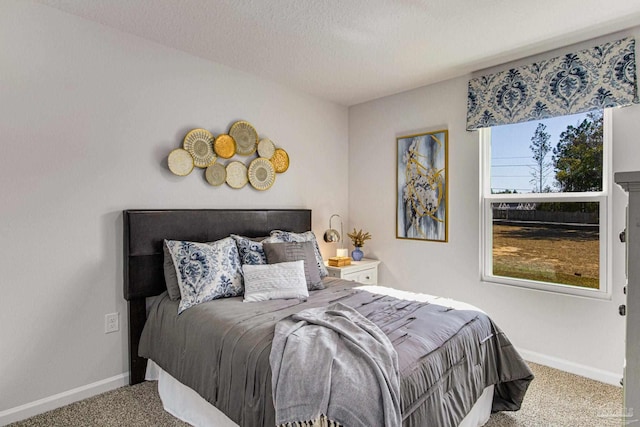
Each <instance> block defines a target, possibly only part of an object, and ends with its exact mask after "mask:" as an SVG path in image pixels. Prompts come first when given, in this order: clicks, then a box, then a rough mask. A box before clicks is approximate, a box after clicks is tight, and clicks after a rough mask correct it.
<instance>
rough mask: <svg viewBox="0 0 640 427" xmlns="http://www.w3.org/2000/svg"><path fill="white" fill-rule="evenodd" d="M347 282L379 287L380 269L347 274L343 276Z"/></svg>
mask: <svg viewBox="0 0 640 427" xmlns="http://www.w3.org/2000/svg"><path fill="white" fill-rule="evenodd" d="M342 278H343V279H345V280H354V281H356V282H360V283H364V284H365V285H377V284H378V268H377V267H375V268H370V269H367V270H363V271H356V272H355V273H347V274H345V275H343V276H342Z"/></svg>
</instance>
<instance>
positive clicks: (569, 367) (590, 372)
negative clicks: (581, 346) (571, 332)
mask: <svg viewBox="0 0 640 427" xmlns="http://www.w3.org/2000/svg"><path fill="white" fill-rule="evenodd" d="M517 350H518V353H520V355H521V356H522V357H523V358H524V359H525V360H527V361H529V362H533V363H538V364H540V365H544V366H548V367H550V368H555V369H558V370H560V371H565V372H569V373H571V374H575V375H580V376H581V377H586V378H589V379H592V380H596V381H600V382H603V383H606V384H611V385H615V386H618V387H620V380H621V379H622V374H621V373H620V374H619V373H616V372H609V371H603V370H602V369H597V368H592V367H591V366H586V365H581V364H579V363H575V362H570V361H568V360H565V359H560V358H558V357H553V356H547V355H546V354H541V353H536V352H535V351H529V350H525V349H522V348H518V349H517Z"/></svg>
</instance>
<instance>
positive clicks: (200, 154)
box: [182, 129, 216, 168]
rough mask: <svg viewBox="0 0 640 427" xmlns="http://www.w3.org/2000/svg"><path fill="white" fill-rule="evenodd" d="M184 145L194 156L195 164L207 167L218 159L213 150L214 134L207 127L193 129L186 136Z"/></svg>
mask: <svg viewBox="0 0 640 427" xmlns="http://www.w3.org/2000/svg"><path fill="white" fill-rule="evenodd" d="M182 146H183V147H184V149H185V150H187V151H188V152H189V154H191V156H192V157H193V164H194V165H195V166H197V167H199V168H206V167H207V166H209V165H212V164H213V162H215V161H216V155H215V153H214V152H213V135H212V134H211V132H209V131H208V130H206V129H193V130H191V131H189V133H187V135H186V136H185V137H184V141H183V143H182Z"/></svg>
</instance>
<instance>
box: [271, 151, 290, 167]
mask: <svg viewBox="0 0 640 427" xmlns="http://www.w3.org/2000/svg"><path fill="white" fill-rule="evenodd" d="M271 163H273V167H274V168H275V170H276V172H278V173H282V172H286V171H287V169H289V155H288V154H287V152H286V151H284V150H283V149H282V148H276V151H275V153H273V156H272V157H271Z"/></svg>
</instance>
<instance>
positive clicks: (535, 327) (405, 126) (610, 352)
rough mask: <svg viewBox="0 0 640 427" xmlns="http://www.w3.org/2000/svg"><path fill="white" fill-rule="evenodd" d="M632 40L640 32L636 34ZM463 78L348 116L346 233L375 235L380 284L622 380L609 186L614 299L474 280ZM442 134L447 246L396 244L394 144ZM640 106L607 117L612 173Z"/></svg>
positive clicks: (472, 146) (540, 355)
mask: <svg viewBox="0 0 640 427" xmlns="http://www.w3.org/2000/svg"><path fill="white" fill-rule="evenodd" d="M636 33H637V34H636V37H637V35H638V33H640V31H636ZM467 81H468V78H467V77H465V78H457V79H454V80H450V81H447V82H444V83H440V84H435V85H432V86H428V87H424V88H420V89H416V90H412V91H409V92H406V93H401V94H398V95H394V96H389V97H386V98H382V99H378V100H374V101H372V102H368V103H364V104H361V105H357V106H353V107H351V108H350V109H349V165H350V167H349V218H350V226H351V227H353V226H354V225H355V226H356V227H358V228H360V227H364V228H365V229H367V230H369V231H370V232H371V233H372V235H373V240H371V241H370V242H367V245H366V246H365V249H366V254H367V256H371V257H374V258H379V259H380V260H382V264H381V270H380V282H381V284H383V285H390V286H396V287H400V288H402V289H407V290H411V291H417V292H426V293H431V294H436V295H444V296H450V297H453V298H457V299H461V300H464V301H467V302H470V303H472V304H475V305H477V306H479V307H481V308H483V309H484V310H486V311H487V312H488V313H489V314H490V315H491V316H492V317H493V318H494V319H495V321H496V322H497V323H498V325H499V326H500V327H501V328H502V329H503V330H504V331H505V332H506V333H507V335H508V336H509V337H510V338H511V340H512V342H513V343H514V344H515V345H516V346H517V347H518V348H520V349H522V350H525V351H524V352H523V354H525V356H527V357H528V358H529V359H531V360H533V361H538V362H542V363H546V364H549V365H551V366H556V367H559V368H562V369H565V370H568V371H572V372H575V373H579V374H582V375H587V376H590V377H592V378H596V379H600V380H603V381H607V382H610V383H617V382H618V381H619V379H620V378H621V375H622V366H623V358H624V328H625V323H624V318H623V317H620V316H619V315H618V305H620V304H622V303H624V296H623V293H622V287H623V286H624V282H625V275H624V245H622V244H621V243H619V242H618V232H619V231H620V230H622V229H623V228H624V221H625V210H624V209H625V205H626V196H625V194H624V192H623V191H622V190H621V189H620V188H619V187H617V186H615V188H614V189H613V217H614V218H613V233H612V235H611V236H610V238H611V240H612V247H613V259H614V261H613V268H614V271H613V297H612V299H611V300H606V301H603V300H596V299H588V298H579V297H573V296H566V295H560V294H555V293H546V292H541V291H535V290H526V289H521V288H515V287H508V286H500V285H495V284H490V283H482V282H481V281H480V267H479V266H480V262H479V244H480V224H479V184H478V183H479V136H478V132H467V131H466V130H465V125H466V117H465V116H466V103H467ZM438 129H449V170H448V173H447V175H448V179H449V243H435V242H420V241H410V240H397V239H396V238H395V230H396V229H395V226H396V222H395V221H396V219H395V215H396V213H395V212H396V211H395V209H396V202H395V200H396V199H395V195H396V175H395V174H396V166H395V164H396V163H395V162H396V137H398V136H401V135H408V134H412V133H418V132H420V131H428V130H438ZM638 135H640V106H631V107H627V108H623V109H616V110H615V111H614V112H613V170H614V171H622V170H638V169H640V150H639V149H638V142H639V141H638Z"/></svg>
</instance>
